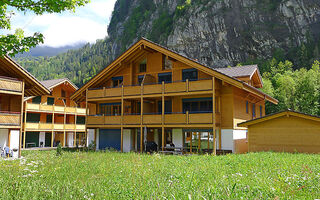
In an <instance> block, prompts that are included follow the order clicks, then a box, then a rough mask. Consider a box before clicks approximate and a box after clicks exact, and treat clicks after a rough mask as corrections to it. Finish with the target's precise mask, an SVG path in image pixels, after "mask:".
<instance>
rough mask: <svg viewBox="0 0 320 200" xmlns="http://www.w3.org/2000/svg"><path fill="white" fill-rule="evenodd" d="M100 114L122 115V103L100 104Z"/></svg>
mask: <svg viewBox="0 0 320 200" xmlns="http://www.w3.org/2000/svg"><path fill="white" fill-rule="evenodd" d="M100 114H103V115H109V116H110V115H111V116H112V115H121V103H103V104H100Z"/></svg>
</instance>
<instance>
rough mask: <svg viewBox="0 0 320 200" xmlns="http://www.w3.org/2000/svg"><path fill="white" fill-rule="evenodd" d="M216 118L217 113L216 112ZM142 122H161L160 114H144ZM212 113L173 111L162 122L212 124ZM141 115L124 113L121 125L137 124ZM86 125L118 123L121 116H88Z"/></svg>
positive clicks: (166, 123)
mask: <svg viewBox="0 0 320 200" xmlns="http://www.w3.org/2000/svg"><path fill="white" fill-rule="evenodd" d="M216 118H217V114H216ZM142 119H143V123H142V124H146V125H148V124H150V125H151V124H159V125H161V124H162V115H161V114H145V115H143V116H142ZM212 119H213V116H212V113H175V114H165V115H164V124H165V125H170V124H212V123H213V120H212ZM140 120H141V115H124V116H123V125H139V124H140V122H141V121H140ZM87 123H88V125H120V124H121V116H103V115H94V116H91V115H89V116H88V121H87Z"/></svg>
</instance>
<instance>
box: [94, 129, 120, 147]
mask: <svg viewBox="0 0 320 200" xmlns="http://www.w3.org/2000/svg"><path fill="white" fill-rule="evenodd" d="M106 148H113V149H116V150H118V151H120V150H121V130H120V129H100V132H99V149H106Z"/></svg>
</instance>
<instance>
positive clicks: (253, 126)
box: [239, 111, 320, 153]
mask: <svg viewBox="0 0 320 200" xmlns="http://www.w3.org/2000/svg"><path fill="white" fill-rule="evenodd" d="M239 126H242V127H246V128H248V143H249V145H248V146H249V151H250V152H259V151H277V152H291V153H294V152H301V153H320V118H319V117H317V116H310V115H306V114H303V113H298V112H293V111H284V112H280V113H276V114H272V115H269V116H266V117H263V118H259V119H256V120H250V121H247V122H244V123H241V124H239Z"/></svg>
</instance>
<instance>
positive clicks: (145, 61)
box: [139, 59, 147, 72]
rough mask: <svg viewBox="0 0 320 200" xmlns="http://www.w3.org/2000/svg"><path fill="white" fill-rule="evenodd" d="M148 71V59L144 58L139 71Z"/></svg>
mask: <svg viewBox="0 0 320 200" xmlns="http://www.w3.org/2000/svg"><path fill="white" fill-rule="evenodd" d="M146 71H147V60H146V59H145V60H143V61H142V62H141V63H140V65H139V72H146Z"/></svg>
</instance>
